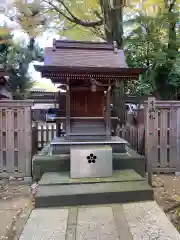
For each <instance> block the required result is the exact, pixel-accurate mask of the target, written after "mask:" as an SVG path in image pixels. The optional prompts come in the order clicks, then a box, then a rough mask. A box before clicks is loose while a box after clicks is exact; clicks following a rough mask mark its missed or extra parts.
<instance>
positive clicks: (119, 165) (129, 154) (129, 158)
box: [33, 145, 145, 181]
mask: <svg viewBox="0 0 180 240" xmlns="http://www.w3.org/2000/svg"><path fill="white" fill-rule="evenodd" d="M61 147H62V146H61ZM65 148H66V147H65ZM50 149H51V147H50V145H47V146H46V147H44V148H43V149H42V151H40V152H39V153H38V154H37V155H35V156H34V157H33V180H34V181H39V180H40V179H41V177H42V175H43V174H44V173H46V172H68V171H70V154H69V153H66V154H65V153H64V154H62V153H61V154H58V153H56V154H55V153H53V154H52V155H50ZM68 149H69V147H68ZM68 149H67V148H66V150H67V151H69V150H68ZM63 151H64V150H63ZM120 169H121V170H125V169H133V170H134V171H135V172H137V173H138V174H139V175H141V176H142V177H144V176H145V157H144V156H140V155H139V154H137V153H136V152H135V151H134V150H132V149H131V148H129V147H127V146H126V152H125V153H113V170H120Z"/></svg>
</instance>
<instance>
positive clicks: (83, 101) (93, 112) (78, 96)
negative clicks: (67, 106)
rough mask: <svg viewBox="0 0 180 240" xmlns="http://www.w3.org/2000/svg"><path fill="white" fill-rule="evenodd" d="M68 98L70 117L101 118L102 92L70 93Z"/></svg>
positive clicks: (102, 107)
mask: <svg viewBox="0 0 180 240" xmlns="http://www.w3.org/2000/svg"><path fill="white" fill-rule="evenodd" d="M70 98H71V100H70V101H71V117H103V109H104V92H103V91H97V92H91V91H90V90H87V91H72V92H71V96H70Z"/></svg>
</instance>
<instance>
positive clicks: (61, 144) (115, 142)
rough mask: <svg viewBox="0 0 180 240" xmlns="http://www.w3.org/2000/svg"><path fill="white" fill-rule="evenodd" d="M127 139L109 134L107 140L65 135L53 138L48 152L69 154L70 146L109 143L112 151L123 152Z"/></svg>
mask: <svg viewBox="0 0 180 240" xmlns="http://www.w3.org/2000/svg"><path fill="white" fill-rule="evenodd" d="M127 143H128V142H127V141H126V140H124V139H122V138H120V137H117V136H111V138H110V139H109V140H99V139H96V140H89V139H88V140H86V139H82V140H80V139H79V140H77V139H76V140H67V139H66V138H65V137H59V138H55V139H53V140H52V141H51V143H50V154H52V155H54V154H69V153H70V147H71V146H80V145H87V146H91V145H98V146H103V145H110V146H111V147H112V150H113V153H124V152H126V145H127Z"/></svg>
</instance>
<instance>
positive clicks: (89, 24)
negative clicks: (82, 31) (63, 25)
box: [43, 0, 103, 28]
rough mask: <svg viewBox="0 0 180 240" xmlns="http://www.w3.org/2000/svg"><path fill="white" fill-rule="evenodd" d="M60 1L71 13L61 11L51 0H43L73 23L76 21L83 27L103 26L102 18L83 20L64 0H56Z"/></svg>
mask: <svg viewBox="0 0 180 240" xmlns="http://www.w3.org/2000/svg"><path fill="white" fill-rule="evenodd" d="M56 1H57V2H58V3H60V4H61V5H62V6H63V7H64V8H65V10H66V11H67V13H68V14H69V15H70V16H68V15H67V14H65V13H64V12H62V11H61V9H59V8H58V7H57V6H56V5H54V4H53V3H52V2H50V1H49V0H43V2H45V3H47V4H48V5H50V6H51V7H53V9H54V10H55V11H56V12H57V13H58V14H59V15H62V16H63V17H64V18H66V19H67V20H68V21H69V22H71V23H75V24H77V25H80V26H82V27H88V28H91V27H98V26H101V25H102V24H103V19H100V20H98V21H85V20H81V19H79V18H77V17H76V16H75V15H74V14H73V13H72V12H71V11H70V10H69V8H68V7H67V6H66V5H65V4H64V2H63V1H61V0H56Z"/></svg>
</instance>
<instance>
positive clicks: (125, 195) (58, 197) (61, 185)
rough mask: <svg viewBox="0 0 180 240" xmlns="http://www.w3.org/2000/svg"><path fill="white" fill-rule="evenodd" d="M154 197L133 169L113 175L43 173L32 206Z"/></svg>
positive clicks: (132, 200)
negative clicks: (105, 176) (90, 175)
mask: <svg viewBox="0 0 180 240" xmlns="http://www.w3.org/2000/svg"><path fill="white" fill-rule="evenodd" d="M146 200H153V190H152V188H151V187H150V186H149V185H148V183H147V181H146V179H144V178H142V177H141V176H140V175H139V174H137V173H136V172H135V171H133V170H117V171H114V172H113V176H112V177H107V178H80V179H70V177H69V173H68V172H64V173H62V172H61V173H57V172H55V173H45V174H44V175H43V176H42V178H41V180H40V181H39V188H38V192H37V195H36V199H35V207H36V208H42V207H59V206H77V205H97V204H109V203H125V202H135V201H146Z"/></svg>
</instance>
